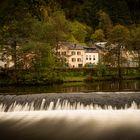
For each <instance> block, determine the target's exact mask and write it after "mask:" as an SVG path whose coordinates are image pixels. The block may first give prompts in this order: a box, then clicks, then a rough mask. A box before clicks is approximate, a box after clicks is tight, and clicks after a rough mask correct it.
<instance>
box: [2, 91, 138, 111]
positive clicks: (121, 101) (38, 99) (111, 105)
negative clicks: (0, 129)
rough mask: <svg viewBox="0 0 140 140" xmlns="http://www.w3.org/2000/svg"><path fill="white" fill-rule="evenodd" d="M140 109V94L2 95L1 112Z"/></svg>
mask: <svg viewBox="0 0 140 140" xmlns="http://www.w3.org/2000/svg"><path fill="white" fill-rule="evenodd" d="M99 109H102V110H103V109H105V110H108V109H112V110H113V109H114V110H118V109H140V94H139V93H138V92H129V93H128V92H127V93H126V92H116V93H112V92H107V93H103V92H98V93H97V92H96V93H75V94H74V93H72V94H70V93H69V94H65V93H59V94H58V93H50V94H35V95H0V111H1V112H3V111H4V112H7V111H8V112H12V111H37V110H99Z"/></svg>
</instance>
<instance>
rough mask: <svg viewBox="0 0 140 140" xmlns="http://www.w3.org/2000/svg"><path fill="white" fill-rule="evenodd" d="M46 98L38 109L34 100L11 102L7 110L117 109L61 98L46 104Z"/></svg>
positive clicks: (2, 107) (134, 106)
mask: <svg viewBox="0 0 140 140" xmlns="http://www.w3.org/2000/svg"><path fill="white" fill-rule="evenodd" d="M45 102H46V100H45V99H43V100H42V102H41V105H40V107H38V109H36V108H35V107H34V102H32V103H30V104H29V103H25V104H24V105H21V104H18V103H16V102H14V103H13V104H11V105H10V106H9V108H8V110H7V112H16V111H36V110H40V111H44V110H46V111H48V110H117V107H112V106H111V105H104V106H103V107H101V106H100V105H97V104H89V105H84V104H82V103H80V102H78V103H76V102H75V103H74V104H73V105H71V104H70V102H68V100H64V101H63V102H62V103H61V102H60V99H58V101H57V102H56V104H54V102H50V104H49V105H45ZM6 107H7V106H6V105H4V104H0V112H4V111H5V110H6ZM139 108H140V105H137V104H136V103H135V102H132V103H131V105H130V106H129V107H128V105H127V104H126V105H125V107H124V108H123V107H122V108H121V109H122V110H128V109H129V110H136V109H139Z"/></svg>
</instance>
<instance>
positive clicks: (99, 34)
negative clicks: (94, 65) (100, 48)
mask: <svg viewBox="0 0 140 140" xmlns="http://www.w3.org/2000/svg"><path fill="white" fill-rule="evenodd" d="M104 37H105V35H104V32H103V30H102V29H97V30H95V32H94V34H92V35H91V40H92V41H93V42H102V41H104V40H105V39H104Z"/></svg>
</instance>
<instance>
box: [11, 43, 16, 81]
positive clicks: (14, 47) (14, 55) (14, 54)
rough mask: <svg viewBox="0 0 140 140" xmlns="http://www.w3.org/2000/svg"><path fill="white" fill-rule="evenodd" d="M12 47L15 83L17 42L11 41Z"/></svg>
mask: <svg viewBox="0 0 140 140" xmlns="http://www.w3.org/2000/svg"><path fill="white" fill-rule="evenodd" d="M11 46H12V49H13V61H14V78H15V81H16V83H18V76H17V42H16V41H13V43H12V44H11Z"/></svg>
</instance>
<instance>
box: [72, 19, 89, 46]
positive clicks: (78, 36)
mask: <svg viewBox="0 0 140 140" xmlns="http://www.w3.org/2000/svg"><path fill="white" fill-rule="evenodd" d="M87 28H88V26H86V25H84V24H82V23H80V22H78V21H74V22H71V26H70V34H71V35H72V36H73V37H74V38H75V40H77V42H79V43H84V42H85V39H86V36H87V34H88V33H87Z"/></svg>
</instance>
